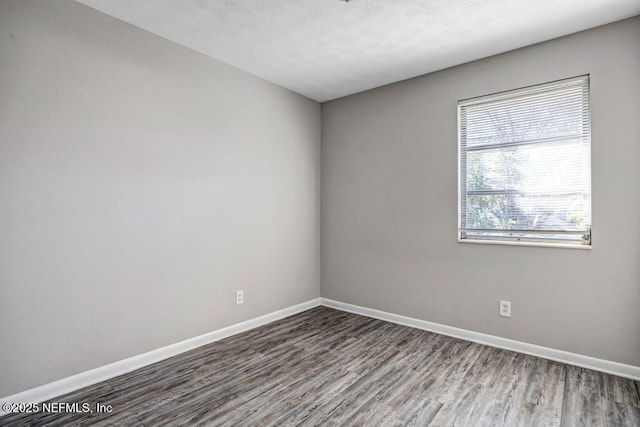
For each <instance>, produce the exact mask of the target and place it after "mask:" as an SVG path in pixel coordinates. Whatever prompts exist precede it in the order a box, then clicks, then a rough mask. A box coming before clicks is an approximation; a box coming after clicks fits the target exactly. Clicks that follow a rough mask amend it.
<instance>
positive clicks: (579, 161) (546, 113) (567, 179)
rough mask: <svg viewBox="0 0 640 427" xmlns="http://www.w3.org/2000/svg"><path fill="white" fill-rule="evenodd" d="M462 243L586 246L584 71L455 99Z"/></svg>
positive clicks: (588, 177) (588, 159)
mask: <svg viewBox="0 0 640 427" xmlns="http://www.w3.org/2000/svg"><path fill="white" fill-rule="evenodd" d="M458 126H459V163H460V169H459V178H458V179H459V209H458V211H459V214H458V215H459V218H458V240H459V241H461V242H469V241H470V242H485V243H520V244H529V245H544V246H548V245H554V246H571V247H590V245H591V136H590V118H589V76H581V77H575V78H571V79H566V80H560V81H555V82H551V83H546V84H542V85H537V86H532V87H527V88H523V89H517V90H512V91H508V92H502V93H498V94H494V95H488V96H483V97H479V98H473V99H467V100H463V101H460V102H458Z"/></svg>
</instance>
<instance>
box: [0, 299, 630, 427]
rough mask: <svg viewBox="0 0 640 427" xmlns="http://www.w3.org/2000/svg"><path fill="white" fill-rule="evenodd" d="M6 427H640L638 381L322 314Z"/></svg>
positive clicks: (134, 375)
mask: <svg viewBox="0 0 640 427" xmlns="http://www.w3.org/2000/svg"><path fill="white" fill-rule="evenodd" d="M53 401H54V402H69V403H74V402H81V403H84V402H86V403H89V404H90V405H91V406H92V408H95V404H96V402H100V403H102V404H105V405H111V406H112V407H113V411H112V412H111V413H101V414H98V413H96V412H94V413H92V414H77V413H62V414H54V413H46V414H45V413H39V414H34V415H30V416H29V415H21V414H11V415H8V416H5V417H3V418H0V425H131V426H139V425H146V426H155V425H198V424H199V425H221V426H227V425H241V426H262V425H273V426H283V425H287V426H288V425H302V426H307V425H309V426H311V425H323V426H324V425H327V426H351V425H353V426H359V425H371V426H407V425H415V426H425V425H434V426H449V425H460V426H485V425H486V426H500V425H504V426H559V425H562V426H601V425H602V426H623V425H624V426H640V383H639V382H634V381H632V380H627V379H624V378H619V377H615V376H612V375H607V374H603V373H599V372H595V371H591V370H587V369H582V368H577V367H573V366H568V365H564V364H561V363H556V362H551V361H548V360H544V359H540V358H537V357H532V356H527V355H523V354H519V353H514V352H510V351H506V350H500V349H495V348H491V347H486V346H482V345H479V344H475V343H471V342H468V341H463V340H458V339H454V338H449V337H445V336H442V335H437V334H434V333H430V332H425V331H421V330H418V329H413V328H409V327H405V326H400V325H395V324H391V323H387V322H384V321H381V320H375V319H370V318H367V317H363V316H358V315H355V314H350V313H344V312H341V311H337V310H333V309H330V308H326V307H318V308H314V309H312V310H308V311H306V312H304V313H300V314H297V315H295V316H291V317H288V318H286V319H283V320H280V321H277V322H274V323H271V324H268V325H265V326H262V327H260V328H257V329H253V330H251V331H248V332H245V333H242V334H238V335H235V336H233V337H230V338H227V339H225V340H222V341H218V342H216V343H212V344H210V345H207V346H204V347H201V348H198V349H196V350H193V351H190V352H187V353H184V354H181V355H179V356H176V357H173V358H171V359H167V360H164V361H162V362H159V363H156V364H154V365H151V366H148V367H145V368H142V369H139V370H136V371H133V372H130V373H128V374H125V375H122V376H119V377H116V378H113V379H111V380H109V381H105V382H102V383H99V384H96V385H94V386H91V387H88V388H85V389H82V390H78V391H76V392H74V393H70V394H68V395H65V396H61V397H59V398H56V399H53Z"/></svg>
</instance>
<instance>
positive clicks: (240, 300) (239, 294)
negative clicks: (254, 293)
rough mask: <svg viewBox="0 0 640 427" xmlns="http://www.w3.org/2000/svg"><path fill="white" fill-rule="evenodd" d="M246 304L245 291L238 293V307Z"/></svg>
mask: <svg viewBox="0 0 640 427" xmlns="http://www.w3.org/2000/svg"><path fill="white" fill-rule="evenodd" d="M240 304H244V291H236V305H240Z"/></svg>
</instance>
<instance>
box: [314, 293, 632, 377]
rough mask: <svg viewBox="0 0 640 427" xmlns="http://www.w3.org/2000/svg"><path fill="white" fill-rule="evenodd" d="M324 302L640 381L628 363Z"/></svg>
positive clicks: (332, 303)
mask: <svg viewBox="0 0 640 427" xmlns="http://www.w3.org/2000/svg"><path fill="white" fill-rule="evenodd" d="M321 299H322V305H324V306H326V307H331V308H335V309H337V310H342V311H347V312H349V313H355V314H360V315H363V316H367V317H372V318H375V319H380V320H385V321H387V322H392V323H397V324H399V325H405V326H410V327H412V328H417V329H422V330H425V331H430V332H435V333H437V334H441V335H447V336H450V337H454V338H460V339H463V340H467V341H473V342H476V343H478V344H484V345H488V346H490V347H497V348H502V349H505V350H511V351H515V352H518V353H524V354H529V355H531V356H537V357H542V358H544V359H549V360H554V361H556V362H562V363H566V364H569V365H574V366H579V367H582V368H587V369H593V370H594V371H600V372H604V373H607V374H612V375H617V376H619V377H624V378H630V379H632V380H636V381H640V366H633V365H625V364H624V363H618V362H611V361H609V360H603V359H597V358H595V357H590V356H584V355H581V354H576V353H570V352H568V351H563V350H556V349H553V348H549V347H542V346H539V345H535V344H529V343H526V342H522V341H515V340H511V339H508V338H501V337H497V336H495V335H488V334H483V333H480V332H474V331H469V330H466V329H460V328H454V327H452V326H446V325H441V324H439V323H433V322H428V321H426V320H420V319H414V318H412V317H406V316H401V315H399V314H393V313H387V312H385V311H380V310H375V309H372V308H366V307H361V306H358V305H353V304H347V303H344V302H340V301H334V300H331V299H328V298H321Z"/></svg>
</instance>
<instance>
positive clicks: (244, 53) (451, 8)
mask: <svg viewBox="0 0 640 427" xmlns="http://www.w3.org/2000/svg"><path fill="white" fill-rule="evenodd" d="M78 1H79V2H80V3H83V4H85V5H88V6H91V7H93V8H95V9H97V10H100V11H102V12H104V13H107V14H109V15H112V16H114V17H116V18H119V19H121V20H123V21H126V22H128V23H131V24H133V25H136V26H138V27H141V28H144V29H145V30H148V31H150V32H152V33H154V34H157V35H159V36H161V37H164V38H167V39H169V40H172V41H174V42H176V43H179V44H181V45H183V46H186V47H189V48H191V49H194V50H196V51H198V52H201V53H204V54H206V55H208V56H211V57H213V58H215V59H217V60H220V61H222V62H225V63H227V64H230V65H233V66H235V67H238V68H240V69H242V70H245V71H248V72H250V73H252V74H255V75H257V76H260V77H262V78H264V79H266V80H269V81H271V82H273V83H276V84H278V85H280V86H284V87H286V88H288V89H291V90H292V91H295V92H298V93H300V94H302V95H305V96H308V97H309V98H312V99H315V100H316V101H320V102H322V101H327V100H330V99H334V98H338V97H341V96H345V95H349V94H352V93H355V92H360V91H363V90H366V89H371V88H374V87H378V86H382V85H385V84H388V83H392V82H396V81H399V80H404V79H407V78H410V77H414V76H418V75H421V74H425V73H428V72H431V71H436V70H440V69H443V68H447V67H451V66H453V65H457V64H461V63H464V62H469V61H472V60H475V59H479V58H484V57H487V56H491V55H495V54H497V53H501V52H505V51H508V50H512V49H516V48H519V47H523V46H527V45H531V44H534V43H538V42H541V41H545V40H549V39H552V38H556V37H559V36H563V35H566V34H570V33H574V32H577V31H581V30H585V29H588V28H592V27H596V26H599V25H603V24H607V23H610V22H614V21H617V20H620V19H624V18H628V17H632V16H636V15H639V14H640V0H384V1H383V0H350V1H349V2H345V1H344V0H180V1H176V0H78Z"/></svg>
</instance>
